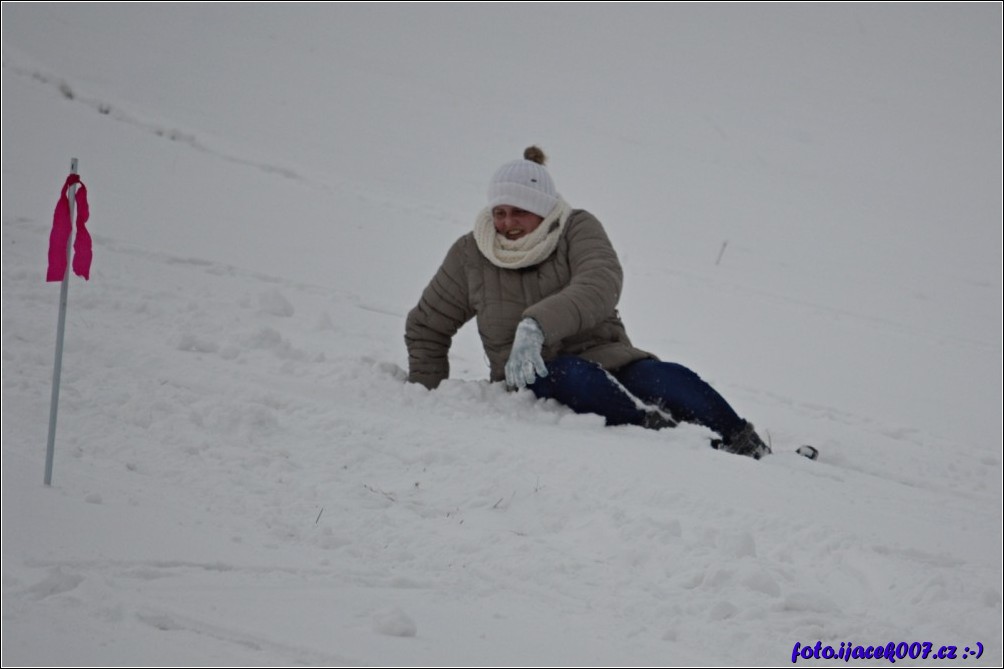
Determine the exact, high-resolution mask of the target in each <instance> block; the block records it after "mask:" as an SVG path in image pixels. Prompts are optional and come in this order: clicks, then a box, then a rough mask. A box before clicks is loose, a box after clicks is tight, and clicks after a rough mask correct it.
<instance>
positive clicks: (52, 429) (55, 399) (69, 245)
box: [45, 158, 77, 486]
mask: <svg viewBox="0 0 1004 669" xmlns="http://www.w3.org/2000/svg"><path fill="white" fill-rule="evenodd" d="M70 174H77V159H76V158H71V159H70ZM76 194H77V186H76V184H74V185H73V186H71V187H70V189H69V191H68V192H67V197H68V198H70V226H71V227H70V236H69V238H68V239H67V240H66V273H65V274H63V285H62V286H61V287H60V289H59V322H58V324H57V325H56V362H55V365H54V366H53V369H52V401H51V402H50V404H49V443H48V446H47V448H46V450H45V485H47V486H51V485H52V459H53V456H54V455H55V453H56V414H57V413H58V412H59V381H60V376H61V373H62V368H63V332H64V331H65V330H66V300H67V296H68V294H69V291H70V251H71V250H72V249H73V227H72V226H73V224H74V220H75V217H76V208H77V207H76V204H77V199H76Z"/></svg>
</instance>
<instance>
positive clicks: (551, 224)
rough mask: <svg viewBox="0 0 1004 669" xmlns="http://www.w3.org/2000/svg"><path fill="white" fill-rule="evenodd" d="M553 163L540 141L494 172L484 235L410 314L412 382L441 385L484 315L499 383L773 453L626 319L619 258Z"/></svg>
mask: <svg viewBox="0 0 1004 669" xmlns="http://www.w3.org/2000/svg"><path fill="white" fill-rule="evenodd" d="M544 162H545V156H544V153H543V152H542V151H541V150H540V149H539V148H537V147H535V146H531V147H530V148H528V149H527V150H526V151H525V152H524V154H523V160H516V161H513V162H510V163H506V164H505V165H503V166H502V167H500V168H499V169H498V171H497V172H495V175H494V176H493V177H492V180H491V182H490V183H489V185H488V206H487V207H486V208H485V209H484V210H482V211H481V213H480V214H478V217H477V219H476V220H475V222H474V231H473V232H469V233H467V234H466V235H464V236H463V237H461V238H460V239H458V240H457V241H456V243H454V244H453V246H452V248H450V250H449V252H448V253H447V255H446V259H445V260H444V261H443V264H442V265H441V266H440V268H439V271H437V272H436V275H435V276H434V277H433V278H432V281H431V282H430V283H429V285H428V287H426V289H425V291H424V292H423V293H422V297H421V299H420V300H419V302H418V305H417V306H416V307H415V308H414V309H412V310H411V312H410V313H409V314H408V320H407V325H406V330H405V342H406V343H407V346H408V363H409V376H408V379H409V381H413V382H417V383H421V384H423V385H425V386H426V387H428V388H435V387H436V386H437V385H439V383H440V382H441V381H442V380H443V379H445V378H447V377H448V376H449V373H450V367H449V350H450V344H451V342H452V339H453V336H454V335H455V334H456V333H457V331H458V330H459V329H460V327H461V326H462V325H463V324H464V323H466V322H467V321H469V320H470V319H471V318H475V317H477V323H478V332H479V333H480V335H481V340H482V343H483V344H484V348H485V352H486V353H487V355H488V359H489V361H490V364H491V380H492V381H502V380H503V379H504V380H505V381H506V383H507V384H508V386H509V387H510V388H513V389H521V388H529V389H530V390H532V391H533V392H534V393H535V394H536V395H537V396H538V397H541V398H553V399H555V400H558V401H559V402H561V403H562V404H565V405H566V406H568V407H570V408H571V409H572V410H573V411H575V412H578V413H595V414H599V415H601V416H603V417H604V418H605V419H606V422H607V425H624V424H632V425H641V426H644V427H648V428H653V429H659V428H663V427H671V426H674V425H676V424H677V422H678V421H685V422H689V423H697V424H699V425H703V426H705V427H707V428H709V429H711V430H713V431H714V432H717V433H718V434H719V435H720V437H721V438H720V439H716V440H714V441H713V442H712V444H713V445H714V446H715V447H717V448H720V449H722V450H725V451H728V452H731V453H739V454H742V455H748V456H751V457H754V458H757V459H759V458H760V457H761V456H762V455H765V454H767V453H770V448H769V447H768V446H767V445H766V444H765V443H764V442H763V440H761V439H760V437H759V436H758V435H757V433H756V432H755V431H754V429H753V426H752V425H751V424H750V423H749V422H747V421H745V420H743V419H742V418H740V417H739V415H738V414H736V412H735V411H734V410H733V409H732V407H731V406H729V404H728V402H726V401H725V399H724V398H723V397H722V396H721V395H719V394H718V393H717V392H716V391H715V390H714V389H713V388H712V387H711V386H710V385H708V384H707V383H706V382H705V381H703V380H702V379H701V378H700V377H699V376H697V374H695V373H694V372H692V371H691V370H689V369H687V368H686V367H684V366H682V365H678V364H675V363H670V362H661V361H660V360H659V359H658V358H656V356H654V355H652V354H651V353H647V352H645V351H642V350H640V349H637V348H635V347H634V346H632V345H631V341H630V340H629V339H628V336H627V333H626V332H625V329H624V325H623V323H621V320H620V317H619V316H618V314H617V301H618V299H619V298H620V292H621V284H622V271H621V266H620V263H619V261H618V260H617V254H616V252H615V251H614V249H613V247H612V246H611V245H610V240H609V239H608V238H607V235H606V232H605V231H604V230H603V226H602V225H601V224H600V222H599V221H598V220H597V219H596V218H595V217H594V216H593V215H592V214H590V213H589V212H587V211H584V210H582V209H572V208H571V207H569V205H568V203H566V202H565V201H564V200H563V199H562V198H561V196H560V195H558V193H557V191H555V188H554V183H553V182H552V181H551V177H550V175H549V174H548V172H547V170H546V169H545V167H544Z"/></svg>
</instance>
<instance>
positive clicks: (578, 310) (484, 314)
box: [405, 209, 655, 388]
mask: <svg viewBox="0 0 1004 669" xmlns="http://www.w3.org/2000/svg"><path fill="white" fill-rule="evenodd" d="M622 283H623V273H622V271H621V266H620V262H619V261H618V260H617V253H616V252H615V251H614V249H613V247H612V246H611V244H610V240H609V238H608V237H607V234H606V232H605V231H604V230H603V226H602V225H601V224H600V222H599V221H598V220H596V218H595V217H594V216H593V215H592V214H590V213H589V212H587V211H583V210H581V209H576V210H572V212H571V214H570V216H569V218H568V220H567V221H566V223H565V226H564V229H563V231H562V236H561V238H560V240H559V241H558V245H557V248H556V249H555V251H554V253H552V254H551V255H550V256H548V257H547V259H546V260H544V261H543V262H541V263H539V264H537V265H534V266H532V267H527V268H524V269H502V268H500V267H496V266H495V265H493V264H492V263H491V262H490V261H489V260H488V259H487V258H486V257H485V256H484V255H483V254H482V253H481V251H480V250H479V249H478V246H477V244H476V242H475V240H474V234H473V233H468V234H466V235H464V236H463V237H461V238H460V239H458V240H457V241H456V242H455V243H454V244H453V246H452V247H451V248H450V250H449V252H448V253H447V254H446V259H445V260H444V261H443V264H442V265H441V266H440V268H439V271H437V272H436V275H435V276H434V277H433V278H432V281H431V282H430V283H429V285H428V286H427V287H426V288H425V290H424V291H423V293H422V298H421V299H420V300H419V302H418V305H417V306H416V307H415V308H414V309H412V310H411V312H409V314H408V319H407V323H406V326H405V343H406V344H407V346H408V365H409V375H408V379H409V381H413V382H417V383H421V384H423V385H425V386H426V387H428V388H435V387H436V386H438V385H439V383H440V382H441V381H442V380H443V379H445V378H448V377H449V374H450V363H449V350H450V344H451V342H452V339H453V336H454V335H455V334H456V332H457V330H459V329H460V327H461V326H462V325H463V324H464V323H466V322H467V321H469V320H470V319H471V318H474V317H477V324H478V333H479V334H480V335H481V341H482V343H483V344H484V347H485V353H486V354H487V355H488V360H489V362H490V364H491V380H492V381H501V380H503V379H505V363H506V361H507V360H508V358H509V351H510V349H511V348H512V343H513V337H514V336H515V333H516V326H517V325H518V324H519V322H520V320H522V319H524V318H533V319H535V320H536V321H537V322H538V323H539V324H540V327H541V329H542V330H543V331H544V350H543V358H544V361H545V362H546V361H548V360H550V359H552V358H554V357H555V356H558V355H576V356H580V357H582V358H585V359H587V360H591V361H593V362H596V363H599V364H600V365H602V366H603V367H604V368H605V369H608V370H616V369H618V368H620V367H622V366H624V365H626V364H628V363H630V362H634V361H636V360H641V359H643V358H654V357H655V356H653V355H651V354H650V353H646V352H645V351H642V350H639V349H637V348H635V347H633V346H632V345H631V341H630V340H629V339H628V336H627V333H626V332H625V330H624V324H623V323H621V320H620V317H619V316H618V315H617V301H618V299H619V298H620V294H621V285H622Z"/></svg>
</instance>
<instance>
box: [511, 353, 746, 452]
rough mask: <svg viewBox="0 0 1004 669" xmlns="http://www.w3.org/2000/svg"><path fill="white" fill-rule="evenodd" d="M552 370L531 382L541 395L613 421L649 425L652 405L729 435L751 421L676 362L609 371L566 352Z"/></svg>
mask: <svg viewBox="0 0 1004 669" xmlns="http://www.w3.org/2000/svg"><path fill="white" fill-rule="evenodd" d="M547 371H548V374H547V376H545V377H544V378H538V379H537V380H536V381H535V382H534V383H532V384H530V386H529V388H530V390H532V391H533V392H534V393H535V394H536V395H537V397H541V398H547V399H555V400H557V401H559V402H561V403H562V404H564V405H566V406H567V407H569V408H570V409H571V410H572V411H575V412H576V413H595V414H599V415H600V416H603V417H604V418H606V420H607V425H644V424H645V416H646V414H647V413H648V411H650V410H651V409H652V408H658V409H661V410H663V411H666V412H669V413H670V414H671V415H672V416H673V418H674V419H675V420H676V421H678V422H686V423H697V424H698V425H703V426H705V427H707V428H709V429H711V430H713V431H715V432H717V433H718V434H719V435H721V436H722V437H726V438H727V437H729V436H730V435H732V434H735V433H736V432H738V431H739V430H741V429H742V428H743V426H744V425H745V421H744V420H743V419H742V418H740V417H739V415H738V414H737V413H736V412H735V410H734V409H733V408H732V407H731V406H729V403H728V402H726V401H725V398H724V397H722V396H721V395H719V394H718V392H717V391H716V390H715V389H714V388H712V387H711V386H710V385H708V384H707V383H706V382H705V381H704V380H703V379H701V377H699V376H698V375H697V374H695V373H694V372H692V371H691V370H689V369H687V368H686V367H684V366H683V365H678V364H676V363H672V362H660V361H658V360H639V361H637V362H633V363H631V364H629V365H625V366H624V367H622V368H621V369H619V370H617V371H616V372H607V371H605V370H604V369H603V368H602V367H600V366H599V365H598V364H596V363H594V362H589V361H588V360H584V359H583V358H579V357H575V356H571V355H564V356H558V357H557V358H554V359H553V360H550V361H548V363H547ZM639 400H640V401H639ZM646 405H647V407H648V408H647V409H646Z"/></svg>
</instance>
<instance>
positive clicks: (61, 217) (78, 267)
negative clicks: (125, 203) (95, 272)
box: [45, 174, 92, 281]
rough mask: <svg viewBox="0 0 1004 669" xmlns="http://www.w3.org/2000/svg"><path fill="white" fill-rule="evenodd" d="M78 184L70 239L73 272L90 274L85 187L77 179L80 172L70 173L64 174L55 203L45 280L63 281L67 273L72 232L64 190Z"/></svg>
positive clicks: (81, 274)
mask: <svg viewBox="0 0 1004 669" xmlns="http://www.w3.org/2000/svg"><path fill="white" fill-rule="evenodd" d="M74 184H77V186H78V187H77V196H76V200H77V238H76V240H75V241H74V242H73V272H74V274H76V275H77V276H82V277H84V279H90V278H91V257H92V253H91V235H90V233H89V232H87V225H86V224H87V219H88V217H89V216H90V213H91V212H90V208H89V207H88V206H87V187H86V186H84V184H83V182H82V181H80V176H79V175H76V174H71V175H70V176H68V177H66V183H65V184H63V192H62V193H60V195H59V202H57V203H56V212H55V213H54V214H53V216H52V233H51V234H50V235H49V271H48V273H47V274H46V277H45V280H46V281H62V280H63V277H65V276H66V243H67V241H68V240H69V239H70V234H71V233H72V232H73V222H72V221H71V220H70V203H69V202H68V201H67V199H66V192H67V191H68V190H69V188H70V186H73V185H74Z"/></svg>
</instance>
